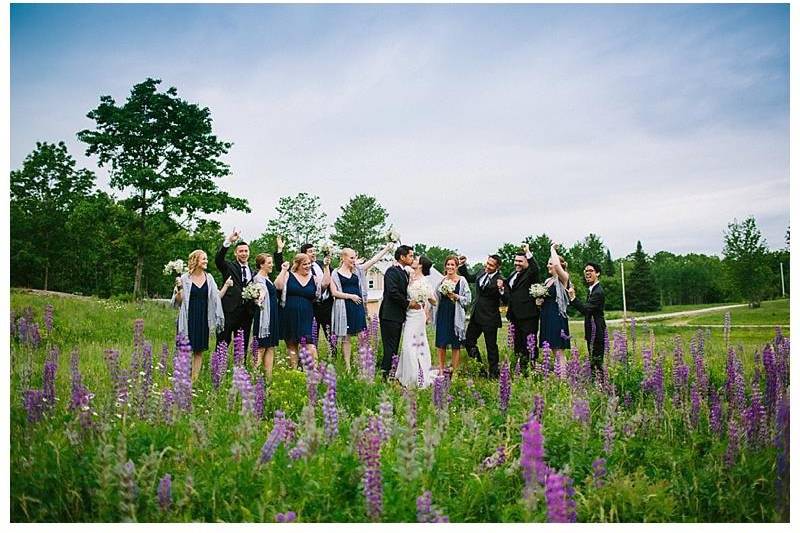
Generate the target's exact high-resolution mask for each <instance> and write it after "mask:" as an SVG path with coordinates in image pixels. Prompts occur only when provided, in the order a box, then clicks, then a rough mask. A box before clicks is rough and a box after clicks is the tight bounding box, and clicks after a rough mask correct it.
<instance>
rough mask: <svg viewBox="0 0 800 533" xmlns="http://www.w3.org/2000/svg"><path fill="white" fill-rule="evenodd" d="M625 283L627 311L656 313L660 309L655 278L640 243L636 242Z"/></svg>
mask: <svg viewBox="0 0 800 533" xmlns="http://www.w3.org/2000/svg"><path fill="white" fill-rule="evenodd" d="M625 282H626V283H625V291H626V297H627V300H628V308H629V309H631V310H633V311H657V310H658V309H660V308H661V305H660V304H659V303H658V293H657V292H656V282H655V277H654V276H653V272H652V271H651V270H650V260H649V259H648V258H647V255H645V253H644V250H642V242H641V241H637V242H636V252H634V254H633V268H632V269H631V272H630V276H629V277H628V279H626V280H625Z"/></svg>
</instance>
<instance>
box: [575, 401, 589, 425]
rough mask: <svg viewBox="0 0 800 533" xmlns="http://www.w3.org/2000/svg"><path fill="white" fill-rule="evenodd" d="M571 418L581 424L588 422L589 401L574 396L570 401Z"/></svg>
mask: <svg viewBox="0 0 800 533" xmlns="http://www.w3.org/2000/svg"><path fill="white" fill-rule="evenodd" d="M572 418H573V420H577V421H579V422H581V423H582V424H588V423H589V418H590V414H589V401H588V400H584V399H580V398H576V399H574V400H573V401H572Z"/></svg>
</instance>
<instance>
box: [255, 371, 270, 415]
mask: <svg viewBox="0 0 800 533" xmlns="http://www.w3.org/2000/svg"><path fill="white" fill-rule="evenodd" d="M266 388H267V385H266V383H265V382H264V376H258V381H256V389H255V406H254V407H255V411H254V412H255V415H256V418H257V419H258V420H262V419H263V418H264V400H265V396H266Z"/></svg>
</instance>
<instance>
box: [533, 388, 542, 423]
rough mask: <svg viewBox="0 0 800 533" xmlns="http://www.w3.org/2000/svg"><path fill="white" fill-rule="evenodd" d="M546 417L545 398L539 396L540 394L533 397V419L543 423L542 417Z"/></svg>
mask: <svg viewBox="0 0 800 533" xmlns="http://www.w3.org/2000/svg"><path fill="white" fill-rule="evenodd" d="M543 416H544V398H542V397H541V396H539V395H538V394H537V395H536V396H534V397H533V418H535V419H536V420H538V421H539V423H541V422H542V417H543Z"/></svg>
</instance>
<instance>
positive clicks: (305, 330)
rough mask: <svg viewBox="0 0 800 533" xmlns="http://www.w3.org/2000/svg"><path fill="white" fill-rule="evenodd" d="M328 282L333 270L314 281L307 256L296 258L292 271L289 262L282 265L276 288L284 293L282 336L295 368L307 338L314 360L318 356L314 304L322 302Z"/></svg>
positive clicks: (328, 262) (327, 259)
mask: <svg viewBox="0 0 800 533" xmlns="http://www.w3.org/2000/svg"><path fill="white" fill-rule="evenodd" d="M324 262H325V266H326V267H327V266H328V265H329V264H330V257H326V258H325V260H324ZM326 278H327V279H326ZM329 282H330V269H328V268H325V269H324V274H323V277H321V278H320V279H317V278H315V277H314V275H313V274H312V272H311V258H310V257H309V256H308V255H306V254H297V255H296V256H294V260H293V261H292V268H291V271H290V270H289V263H283V265H281V273H280V274H278V277H277V278H276V279H275V287H276V288H277V289H278V290H279V291H282V295H281V299H282V304H281V305H282V306H283V309H281V326H280V327H281V335H282V337H283V339H284V340H285V341H286V348H287V350H288V352H289V361H290V363H291V365H292V368H297V353H298V352H297V350H298V345H299V344H300V341H301V340H302V339H305V342H306V346H307V348H308V351H309V353H310V354H311V357H312V358H314V359H316V357H317V347H316V346H315V345H314V344H313V340H312V339H313V337H312V325H313V320H314V301H315V300H317V299H319V296H320V292H321V289H322V287H323V286H324V285H327V283H329Z"/></svg>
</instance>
